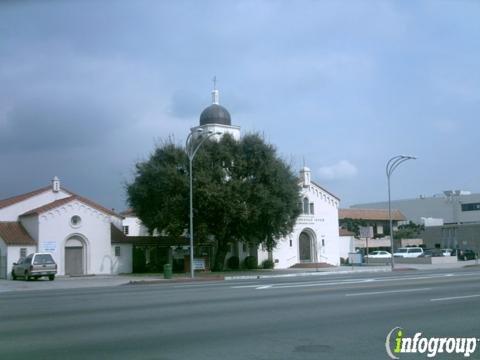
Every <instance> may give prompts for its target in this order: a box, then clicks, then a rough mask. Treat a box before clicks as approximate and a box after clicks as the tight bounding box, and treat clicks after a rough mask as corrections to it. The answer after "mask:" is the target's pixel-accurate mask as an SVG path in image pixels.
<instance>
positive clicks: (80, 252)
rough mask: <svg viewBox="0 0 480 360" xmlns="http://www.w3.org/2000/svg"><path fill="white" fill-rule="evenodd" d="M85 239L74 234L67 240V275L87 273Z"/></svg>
mask: <svg viewBox="0 0 480 360" xmlns="http://www.w3.org/2000/svg"><path fill="white" fill-rule="evenodd" d="M85 250H86V244H85V241H84V240H83V239H82V238H81V237H80V236H78V235H74V236H72V237H70V238H68V240H67V241H66V242H65V275H84V274H85V267H86V266H85V260H86V259H85V254H86V251H85Z"/></svg>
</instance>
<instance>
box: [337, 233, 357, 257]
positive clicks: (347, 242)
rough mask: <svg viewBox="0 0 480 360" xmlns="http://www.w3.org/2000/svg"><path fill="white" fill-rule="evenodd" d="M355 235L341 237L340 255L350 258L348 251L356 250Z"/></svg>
mask: <svg viewBox="0 0 480 360" xmlns="http://www.w3.org/2000/svg"><path fill="white" fill-rule="evenodd" d="M353 239H354V238H353V236H340V237H339V256H340V257H342V258H345V259H348V253H350V252H354V251H355V246H354V241H353Z"/></svg>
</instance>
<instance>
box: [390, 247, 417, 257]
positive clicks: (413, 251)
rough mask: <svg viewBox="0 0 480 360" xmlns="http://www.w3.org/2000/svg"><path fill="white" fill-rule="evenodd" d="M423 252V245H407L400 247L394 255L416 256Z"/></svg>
mask: <svg viewBox="0 0 480 360" xmlns="http://www.w3.org/2000/svg"><path fill="white" fill-rule="evenodd" d="M422 254H423V249H422V248H421V247H406V248H398V249H397V251H396V252H394V253H393V256H394V257H404V258H416V257H419V256H420V255H422Z"/></svg>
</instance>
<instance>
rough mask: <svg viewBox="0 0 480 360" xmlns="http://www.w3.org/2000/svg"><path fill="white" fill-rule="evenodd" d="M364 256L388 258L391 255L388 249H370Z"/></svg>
mask: <svg viewBox="0 0 480 360" xmlns="http://www.w3.org/2000/svg"><path fill="white" fill-rule="evenodd" d="M365 257H366V258H369V259H390V258H391V257H392V254H390V253H389V252H388V251H380V250H378V251H372V252H371V253H370V254H368V255H366V256H365Z"/></svg>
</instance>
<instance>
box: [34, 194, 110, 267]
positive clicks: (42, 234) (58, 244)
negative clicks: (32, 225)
mask: <svg viewBox="0 0 480 360" xmlns="http://www.w3.org/2000/svg"><path fill="white" fill-rule="evenodd" d="M74 215H78V216H80V218H81V219H82V221H81V224H80V226H78V227H75V226H74V225H72V224H71V218H72V216H74ZM110 218H111V217H110V215H107V214H104V213H102V212H100V211H98V210H96V209H94V208H92V207H90V206H88V205H86V204H84V203H82V202H80V201H78V200H74V201H72V202H70V203H68V204H65V205H63V206H61V207H59V208H56V209H54V210H51V211H48V212H46V213H43V214H41V215H40V216H39V218H38V221H39V237H38V250H39V251H40V252H50V253H52V255H53V257H54V258H55V260H56V261H57V265H58V275H64V274H65V243H66V241H67V240H68V239H69V238H70V237H72V236H78V237H79V238H81V239H82V240H83V242H84V272H85V274H110V273H111V269H112V267H113V259H112V249H111V239H110V236H111V234H110V220H111V219H110Z"/></svg>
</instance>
